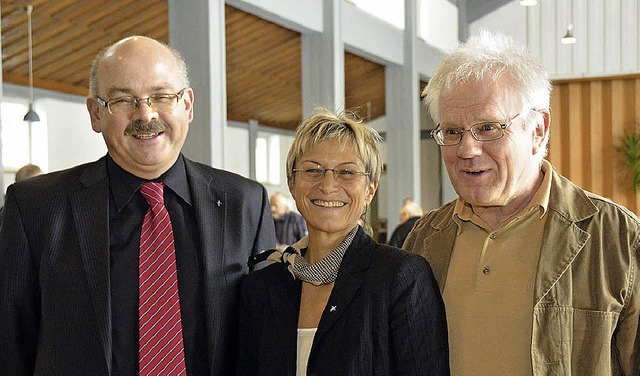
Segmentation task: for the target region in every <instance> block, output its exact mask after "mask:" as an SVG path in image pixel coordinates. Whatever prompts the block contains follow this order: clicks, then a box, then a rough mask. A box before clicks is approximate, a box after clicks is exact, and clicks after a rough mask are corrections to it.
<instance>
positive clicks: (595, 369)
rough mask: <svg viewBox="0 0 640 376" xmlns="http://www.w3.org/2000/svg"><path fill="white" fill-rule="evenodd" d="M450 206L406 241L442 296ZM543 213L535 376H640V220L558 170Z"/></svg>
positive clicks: (450, 237) (452, 227)
mask: <svg viewBox="0 0 640 376" xmlns="http://www.w3.org/2000/svg"><path fill="white" fill-rule="evenodd" d="M454 206H455V201H454V202H450V203H448V204H446V205H444V206H443V207H441V208H439V209H435V210H433V211H431V212H430V213H428V214H427V215H425V216H424V217H423V218H422V219H420V220H419V221H418V223H417V224H416V227H415V228H414V230H413V231H412V232H411V234H409V237H408V238H407V240H406V242H405V244H404V248H406V249H409V250H411V251H412V252H414V253H417V254H420V255H422V256H423V257H425V258H426V259H427V260H428V261H429V263H430V264H431V267H432V268H433V272H434V274H435V276H436V279H437V280H438V284H439V287H440V291H443V290H444V285H445V283H446V281H447V269H448V266H449V260H450V257H451V251H452V249H453V245H454V241H455V235H456V229H457V226H456V224H455V222H453V219H452V216H453V210H454ZM547 215H548V216H549V217H548V219H547V223H546V227H545V230H544V239H543V241H542V249H541V251H540V261H539V263H538V271H537V277H536V284H535V291H534V302H535V304H534V313H533V335H532V339H531V362H532V365H533V373H534V375H536V376H538V375H580V376H582V375H633V376H637V375H640V328H639V326H638V325H639V316H640V270H639V269H640V244H639V242H640V221H639V220H638V218H637V217H636V216H635V215H634V214H633V213H631V212H630V211H629V210H627V209H625V208H624V207H621V206H619V205H617V204H615V203H613V202H611V201H609V200H607V199H604V198H602V197H600V196H597V195H595V194H592V193H589V192H586V191H584V190H582V189H580V188H579V187H577V186H576V185H575V184H573V183H571V182H570V181H569V180H567V179H566V178H564V177H563V176H561V175H559V174H558V173H557V172H555V171H553V175H552V181H551V193H550V197H549V208H548V213H547ZM488 361H489V360H488Z"/></svg>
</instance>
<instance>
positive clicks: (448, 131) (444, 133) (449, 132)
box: [436, 128, 464, 145]
mask: <svg viewBox="0 0 640 376" xmlns="http://www.w3.org/2000/svg"><path fill="white" fill-rule="evenodd" d="M463 133H464V130H462V129H459V128H445V129H440V130H438V131H437V132H436V141H439V144H440V145H457V144H458V143H460V140H461V139H462V134H463Z"/></svg>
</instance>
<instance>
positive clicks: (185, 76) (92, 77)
mask: <svg viewBox="0 0 640 376" xmlns="http://www.w3.org/2000/svg"><path fill="white" fill-rule="evenodd" d="M131 38H147V39H150V40H153V41H155V42H156V43H158V44H160V45H162V46H163V47H165V48H166V49H167V50H169V52H171V54H172V55H173V56H174V57H175V58H176V61H177V62H178V67H179V70H180V72H179V73H180V79H181V80H182V87H190V86H191V83H190V82H189V68H188V67H187V63H186V62H185V61H184V58H183V57H182V54H181V53H180V52H179V51H178V50H176V49H175V48H172V47H170V46H169V45H167V44H165V43H162V42H160V41H157V40H155V39H153V38H149V37H142V36H132V37H126V38H123V39H121V40H119V41H117V42H116V43H114V44H112V45H109V46H107V47H104V48H103V49H101V50H100V51H99V52H98V53H97V54H96V57H95V58H94V59H93V62H92V63H91V68H90V69H89V96H91V97H95V96H97V95H98V91H99V87H98V66H99V65H100V62H101V61H102V58H103V57H104V55H105V54H106V53H107V51H109V50H110V49H111V48H112V47H113V46H115V45H116V44H118V43H120V42H122V41H124V40H126V39H131Z"/></svg>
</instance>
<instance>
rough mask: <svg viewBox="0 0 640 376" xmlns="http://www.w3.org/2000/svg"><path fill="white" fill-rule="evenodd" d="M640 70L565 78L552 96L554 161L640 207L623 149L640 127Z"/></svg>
mask: <svg viewBox="0 0 640 376" xmlns="http://www.w3.org/2000/svg"><path fill="white" fill-rule="evenodd" d="M639 101H640V75H627V76H620V77H609V78H594V79H576V80H562V81H556V82H555V83H554V88H553V94H552V98H551V139H550V141H549V156H548V158H549V160H550V161H551V163H552V164H553V165H554V166H555V168H556V169H557V170H558V171H559V172H560V173H561V174H562V175H564V176H566V177H567V178H569V179H571V180H572V181H573V182H575V183H576V184H578V185H579V186H581V187H583V188H585V189H587V190H590V191H592V192H594V193H597V194H599V195H602V196H604V197H607V198H610V199H612V200H613V201H615V202H617V203H619V204H621V205H624V206H626V207H627V208H629V209H630V210H632V211H634V212H636V213H639V212H640V194H638V193H636V192H634V191H633V190H632V189H631V181H630V175H629V174H630V173H629V169H628V168H627V167H626V166H625V165H624V164H623V162H622V154H621V153H620V152H619V151H618V150H617V149H618V147H619V146H620V145H621V138H622V137H623V136H624V135H625V133H626V132H631V131H635V132H640V125H639V124H640V103H639Z"/></svg>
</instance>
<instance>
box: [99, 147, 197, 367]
mask: <svg viewBox="0 0 640 376" xmlns="http://www.w3.org/2000/svg"><path fill="white" fill-rule="evenodd" d="M107 171H108V174H109V191H110V195H109V229H110V230H109V248H110V262H111V311H112V322H113V327H112V328H113V329H112V334H113V362H112V367H113V369H112V375H137V374H138V256H139V247H140V231H141V229H142V221H143V219H144V216H145V214H146V212H147V208H148V206H149V205H148V203H147V201H146V200H145V199H144V197H142V194H141V193H140V191H139V188H140V185H141V184H142V183H143V182H144V181H145V180H144V179H141V178H138V177H136V176H134V175H132V174H130V173H128V172H126V171H125V170H123V169H122V168H121V167H120V166H118V165H117V164H116V163H115V162H114V161H113V159H111V158H110V157H108V158H107ZM154 181H160V182H163V183H164V184H165V190H164V197H165V205H166V207H167V210H168V212H169V216H170V217H171V222H172V227H173V235H174V241H175V248H176V263H177V269H178V291H179V294H180V310H181V314H182V331H183V338H184V350H185V360H186V365H187V372H188V374H189V375H203V374H208V365H207V351H208V350H207V340H206V333H207V328H206V324H205V317H204V308H203V307H204V306H203V290H202V289H203V282H202V281H203V277H202V276H203V273H202V258H201V257H202V256H201V255H200V254H199V252H198V250H199V249H200V244H199V239H200V236H198V230H197V229H198V227H197V223H196V217H195V211H194V208H193V206H192V201H191V194H190V190H189V183H188V180H187V175H186V170H185V165H184V160H183V157H182V155H180V157H179V158H178V160H177V161H176V163H175V164H174V165H173V166H172V167H171V168H170V169H169V170H168V171H167V172H166V173H164V174H163V175H162V176H160V177H159V178H158V179H155V180H154Z"/></svg>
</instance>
